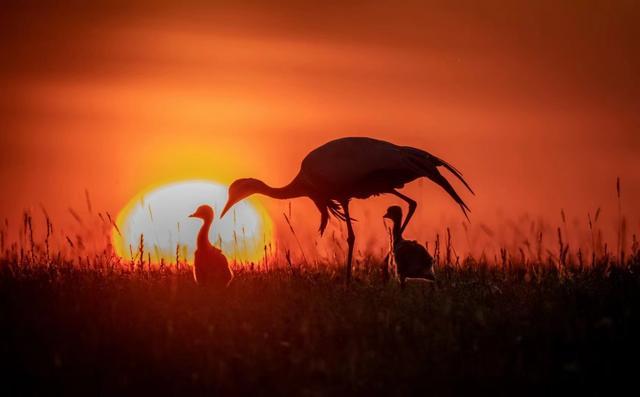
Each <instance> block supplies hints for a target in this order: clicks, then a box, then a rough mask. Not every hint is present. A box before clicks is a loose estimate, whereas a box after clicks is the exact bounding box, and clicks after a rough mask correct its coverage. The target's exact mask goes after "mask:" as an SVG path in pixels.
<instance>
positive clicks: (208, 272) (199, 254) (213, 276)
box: [189, 205, 233, 289]
mask: <svg viewBox="0 0 640 397" xmlns="http://www.w3.org/2000/svg"><path fill="white" fill-rule="evenodd" d="M189 217H190V218H200V219H202V220H203V224H202V227H201V228H200V231H199V232H198V240H197V241H196V253H195V259H194V261H193V278H194V279H195V280H196V283H198V284H199V285H202V286H205V287H214V288H218V289H220V288H225V287H227V286H228V285H229V283H230V282H231V280H232V279H233V273H232V272H231V269H230V268H229V263H228V262H227V258H226V257H225V256H224V254H223V253H222V251H220V250H219V249H218V248H216V247H214V246H213V244H211V242H210V241H209V229H210V228H211V224H212V223H213V208H211V207H209V206H208V205H201V206H200V207H198V209H197V210H196V212H194V213H193V214H191V215H189Z"/></svg>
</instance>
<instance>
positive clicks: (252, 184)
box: [220, 178, 267, 218]
mask: <svg viewBox="0 0 640 397" xmlns="http://www.w3.org/2000/svg"><path fill="white" fill-rule="evenodd" d="M266 186H267V185H265V184H264V182H262V181H259V180H257V179H253V178H243V179H238V180H236V181H234V182H233V183H232V184H231V186H229V199H228V200H227V204H226V205H225V206H224V209H223V210H222V214H220V217H221V218H222V217H223V216H224V214H226V213H227V211H229V209H230V208H231V207H233V205H234V204H235V203H237V202H238V201H240V200H242V199H245V198H247V197H249V196H251V195H252V194H254V193H260V192H262V191H264V188H265V187H266Z"/></svg>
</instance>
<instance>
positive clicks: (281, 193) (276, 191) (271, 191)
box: [257, 178, 308, 200]
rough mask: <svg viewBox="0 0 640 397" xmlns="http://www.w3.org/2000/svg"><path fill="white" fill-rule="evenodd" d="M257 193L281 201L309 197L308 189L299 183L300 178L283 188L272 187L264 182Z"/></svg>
mask: <svg viewBox="0 0 640 397" xmlns="http://www.w3.org/2000/svg"><path fill="white" fill-rule="evenodd" d="M257 193H260V194H264V195H265V196H269V197H272V198H275V199H279V200H286V199H290V198H295V197H302V196H306V195H307V193H308V192H307V191H306V189H304V187H303V186H302V184H301V183H300V182H299V180H298V178H294V180H293V181H291V183H289V184H288V185H286V186H282V187H271V186H269V185H267V184H266V183H264V182H262V183H261V185H260V188H259V190H258V192H257Z"/></svg>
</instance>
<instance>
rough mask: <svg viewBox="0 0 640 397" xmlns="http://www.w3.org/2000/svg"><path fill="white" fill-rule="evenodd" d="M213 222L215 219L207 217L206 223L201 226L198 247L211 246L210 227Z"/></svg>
mask: <svg viewBox="0 0 640 397" xmlns="http://www.w3.org/2000/svg"><path fill="white" fill-rule="evenodd" d="M212 223H213V219H205V220H204V224H203V225H202V227H201V228H200V232H199V233H198V246H197V247H196V248H197V249H201V248H206V247H209V246H211V243H210V242H209V229H211V224H212Z"/></svg>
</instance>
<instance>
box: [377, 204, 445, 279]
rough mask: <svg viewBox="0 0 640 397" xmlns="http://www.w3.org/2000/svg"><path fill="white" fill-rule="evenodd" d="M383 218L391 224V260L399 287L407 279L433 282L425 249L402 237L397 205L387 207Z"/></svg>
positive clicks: (399, 213)
mask: <svg viewBox="0 0 640 397" xmlns="http://www.w3.org/2000/svg"><path fill="white" fill-rule="evenodd" d="M383 218H386V219H390V220H391V221H392V222H393V235H392V236H393V258H394V260H395V263H396V271H397V273H398V277H399V278H400V285H401V286H402V287H403V288H404V285H405V282H406V280H407V279H408V278H417V279H424V280H430V281H435V275H434V273H433V258H432V257H431V255H429V252H428V251H427V249H426V248H425V247H423V246H422V245H420V244H419V243H418V242H416V241H412V240H405V239H404V238H403V237H402V231H401V225H402V208H400V207H398V206H397V205H394V206H391V207H389V208H388V209H387V213H386V214H384V217H383Z"/></svg>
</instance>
